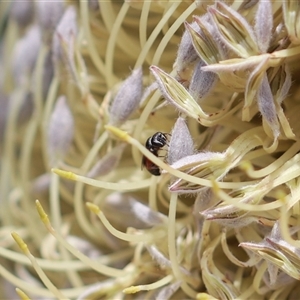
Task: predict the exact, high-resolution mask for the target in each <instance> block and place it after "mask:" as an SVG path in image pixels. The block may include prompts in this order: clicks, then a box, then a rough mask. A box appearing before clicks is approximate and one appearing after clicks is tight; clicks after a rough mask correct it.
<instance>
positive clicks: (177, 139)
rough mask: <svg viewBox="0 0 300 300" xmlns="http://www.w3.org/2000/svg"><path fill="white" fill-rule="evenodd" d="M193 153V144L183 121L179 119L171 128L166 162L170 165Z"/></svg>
mask: <svg viewBox="0 0 300 300" xmlns="http://www.w3.org/2000/svg"><path fill="white" fill-rule="evenodd" d="M193 153H194V143H193V139H192V137H191V134H190V132H189V129H188V127H187V125H186V122H185V120H184V119H183V118H182V117H179V118H178V119H177V121H176V123H175V125H174V127H173V130H172V134H171V140H170V143H169V148H168V157H167V161H168V163H169V164H170V165H171V164H173V163H174V162H176V161H178V160H179V159H181V158H183V157H186V156H189V155H192V154H193Z"/></svg>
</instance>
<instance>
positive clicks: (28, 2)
mask: <svg viewBox="0 0 300 300" xmlns="http://www.w3.org/2000/svg"><path fill="white" fill-rule="evenodd" d="M10 15H11V17H12V18H13V19H15V20H16V22H17V23H18V25H19V26H20V27H26V26H27V25H29V24H30V23H31V21H32V19H33V16H34V2H33V0H23V1H18V0H13V1H12V3H11V12H10Z"/></svg>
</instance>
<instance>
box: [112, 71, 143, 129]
mask: <svg viewBox="0 0 300 300" xmlns="http://www.w3.org/2000/svg"><path fill="white" fill-rule="evenodd" d="M142 95H143V71H142V68H141V67H140V68H138V69H136V70H134V71H133V72H132V74H131V75H130V76H129V77H128V78H127V79H126V80H125V81H124V82H123V83H122V86H121V87H120V89H119V91H118V93H117V95H116V96H115V98H114V100H113V102H112V104H111V107H110V110H109V123H110V124H112V125H115V126H118V125H121V124H122V123H124V122H125V121H126V120H127V119H128V118H129V117H130V115H131V114H132V113H133V112H134V111H135V110H136V109H137V108H138V105H139V103H140V101H141V99H142Z"/></svg>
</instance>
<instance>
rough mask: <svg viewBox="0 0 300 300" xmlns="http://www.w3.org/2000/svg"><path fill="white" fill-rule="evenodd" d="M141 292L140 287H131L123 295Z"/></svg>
mask: <svg viewBox="0 0 300 300" xmlns="http://www.w3.org/2000/svg"><path fill="white" fill-rule="evenodd" d="M139 291H140V287H138V286H131V287H129V288H126V289H124V290H123V293H124V294H135V293H137V292H139Z"/></svg>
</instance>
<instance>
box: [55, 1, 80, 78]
mask: <svg viewBox="0 0 300 300" xmlns="http://www.w3.org/2000/svg"><path fill="white" fill-rule="evenodd" d="M76 19H77V12H76V8H75V7H74V6H69V7H68V8H67V9H66V11H65V12H64V14H63V16H62V18H61V20H60V22H59V23H58V25H57V27H56V30H55V33H54V36H53V42H52V52H53V60H54V62H55V63H56V66H57V67H59V63H62V64H63V65H64V66H65V67H66V68H67V69H68V71H69V72H70V73H71V74H72V73H74V72H75V66H74V46H75V45H74V44H75V38H76V36H77V33H78V27H77V20H76Z"/></svg>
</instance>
